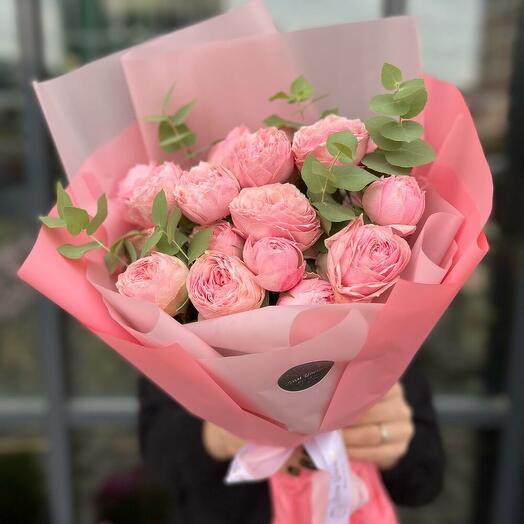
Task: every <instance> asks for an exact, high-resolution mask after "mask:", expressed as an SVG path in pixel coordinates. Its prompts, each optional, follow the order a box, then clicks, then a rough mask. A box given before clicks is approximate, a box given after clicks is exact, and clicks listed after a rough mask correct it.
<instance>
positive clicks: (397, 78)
mask: <svg viewBox="0 0 524 524" xmlns="http://www.w3.org/2000/svg"><path fill="white" fill-rule="evenodd" d="M380 79H381V81H382V85H383V86H384V89H387V90H389V91H393V90H394V89H396V88H398V85H399V84H400V82H402V72H401V71H400V69H399V68H398V67H396V66H394V65H392V64H388V63H387V62H386V63H385V64H384V65H383V66H382V72H381V75H380Z"/></svg>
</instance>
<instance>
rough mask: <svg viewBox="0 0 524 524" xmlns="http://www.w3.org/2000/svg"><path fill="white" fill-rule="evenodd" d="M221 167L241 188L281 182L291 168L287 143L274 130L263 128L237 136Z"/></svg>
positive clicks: (288, 175) (291, 160) (293, 164)
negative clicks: (231, 175) (227, 170)
mask: <svg viewBox="0 0 524 524" xmlns="http://www.w3.org/2000/svg"><path fill="white" fill-rule="evenodd" d="M223 164H224V166H226V167H227V168H228V169H230V170H231V172H232V173H233V174H234V175H235V176H236V177H237V180H238V181H239V182H240V186H241V187H253V186H263V185H266V184H274V183H276V182H285V181H286V180H287V179H288V178H289V177H290V176H291V174H292V173H293V169H294V168H295V162H294V159H293V153H292V152H291V143H290V142H289V139H288V137H287V135H286V133H284V131H281V130H280V129H277V128H276V127H263V128H261V129H259V130H258V131H255V132H254V133H248V134H243V135H242V136H240V137H239V138H238V139H237V140H236V141H235V142H234V144H233V145H232V147H231V150H230V152H229V154H228V155H227V156H226V157H225V158H224V159H223Z"/></svg>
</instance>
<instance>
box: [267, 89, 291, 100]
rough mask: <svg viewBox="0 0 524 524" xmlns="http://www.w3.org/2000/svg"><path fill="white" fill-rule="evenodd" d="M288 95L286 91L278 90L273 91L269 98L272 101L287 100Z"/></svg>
mask: <svg viewBox="0 0 524 524" xmlns="http://www.w3.org/2000/svg"><path fill="white" fill-rule="evenodd" d="M288 99H289V95H288V94H287V93H284V91H279V92H278V93H275V94H274V95H273V96H272V97H271V98H270V99H269V101H270V102H273V100H288Z"/></svg>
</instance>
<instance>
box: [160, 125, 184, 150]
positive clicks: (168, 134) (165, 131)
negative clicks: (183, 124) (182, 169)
mask: <svg viewBox="0 0 524 524" xmlns="http://www.w3.org/2000/svg"><path fill="white" fill-rule="evenodd" d="M174 136H175V134H174V132H173V129H172V128H171V126H170V125H169V123H168V122H167V121H166V122H161V123H160V125H159V126H158V143H159V144H160V147H161V148H162V149H163V150H164V151H165V152H166V153H173V152H174V151H178V150H179V149H180V148H181V147H182V144H181V143H180V142H175V143H168V144H166V141H168V140H170V139H172V138H173V137H174Z"/></svg>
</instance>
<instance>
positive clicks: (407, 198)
mask: <svg viewBox="0 0 524 524" xmlns="http://www.w3.org/2000/svg"><path fill="white" fill-rule="evenodd" d="M362 207H363V208H364V211H365V212H366V214H367V215H368V217H369V218H370V219H371V220H372V221H373V222H374V223H375V224H379V225H381V226H390V227H391V228H392V229H393V230H394V231H395V232H396V233H398V234H399V235H401V236H406V235H410V234H411V233H413V232H414V231H415V229H416V227H417V223H418V221H419V220H420V217H421V216H422V213H423V212H424V207H425V194H424V191H422V190H421V189H420V186H419V185H418V182H417V179H416V178H415V177H413V176H390V177H383V178H381V179H380V180H377V181H376V182H373V183H372V184H370V185H369V186H368V188H367V189H366V190H365V191H364V196H363V198H362Z"/></svg>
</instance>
